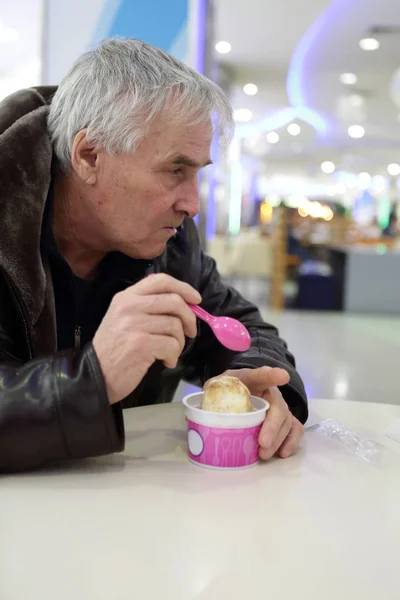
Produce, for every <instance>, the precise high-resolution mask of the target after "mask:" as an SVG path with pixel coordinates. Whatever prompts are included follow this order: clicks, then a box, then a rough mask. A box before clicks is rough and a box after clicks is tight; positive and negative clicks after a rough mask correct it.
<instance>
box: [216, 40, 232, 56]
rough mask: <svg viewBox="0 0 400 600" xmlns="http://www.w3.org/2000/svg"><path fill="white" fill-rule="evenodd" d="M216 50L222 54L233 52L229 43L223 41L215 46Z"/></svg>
mask: <svg viewBox="0 0 400 600" xmlns="http://www.w3.org/2000/svg"><path fill="white" fill-rule="evenodd" d="M215 49H216V51H217V52H219V53H220V54H228V53H229V52H230V51H231V50H232V46H231V45H230V43H229V42H224V41H221V42H218V43H217V44H215Z"/></svg>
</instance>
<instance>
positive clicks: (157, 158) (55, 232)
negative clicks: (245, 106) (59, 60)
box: [0, 39, 307, 471]
mask: <svg viewBox="0 0 400 600" xmlns="http://www.w3.org/2000/svg"><path fill="white" fill-rule="evenodd" d="M215 112H216V113H218V115H219V125H220V127H221V129H222V130H223V131H227V130H228V131H229V128H230V127H231V125H232V115H231V107H230V105H229V103H228V101H227V100H226V98H225V97H224V95H223V94H222V92H221V91H220V90H219V88H218V87H217V86H215V85H214V84H213V83H211V82H210V81H208V80H207V79H206V78H204V77H202V76H201V75H198V74H197V73H195V72H194V71H192V70H191V69H189V68H188V67H186V66H185V65H183V64H182V63H180V62H179V61H178V60H176V59H174V58H173V57H172V56H169V55H168V54H166V53H164V52H162V51H161V50H159V49H157V48H154V47H152V46H150V45H149V44H146V43H144V42H139V41H135V40H113V39H111V40H107V41H105V42H103V43H102V44H101V46H100V47H99V48H98V49H97V50H96V51H93V52H89V53H88V54H86V55H84V56H83V57H81V58H80V59H79V60H78V61H77V62H76V63H75V65H74V66H73V67H72V69H71V71H70V72H69V73H68V75H67V76H66V78H65V79H64V80H63V82H62V83H61V85H60V86H59V88H58V89H57V90H55V89H49V88H37V89H30V90H25V91H22V92H18V93H16V94H14V95H13V96H11V97H9V98H8V99H6V100H5V101H4V102H3V103H2V104H1V106H0V132H1V135H0V180H1V184H2V185H1V194H0V211H1V223H0V470H3V471H5V470H18V469H26V468H33V467H36V466H39V465H42V464H44V463H46V462H49V461H53V460H60V459H67V458H80V457H87V456H95V455H101V454H107V453H110V452H115V451H121V450H122V449H123V446H124V428H123V418H122V410H121V403H122V404H123V405H124V406H126V407H127V406H138V405H144V404H152V403H158V402H168V401H170V400H171V399H172V396H173V394H174V391H175V390H176V387H177V385H178V383H179V381H180V380H181V379H183V378H184V379H185V380H187V381H190V382H193V383H196V384H199V385H202V384H203V383H204V382H205V381H206V380H207V379H208V378H210V377H213V376H215V375H218V374H221V373H222V372H225V371H228V372H229V373H232V374H234V375H236V376H237V377H239V378H240V379H241V380H242V381H243V382H244V383H246V384H247V385H248V386H249V388H250V390H251V392H252V393H254V394H258V395H263V396H264V397H266V398H268V400H269V401H270V403H271V408H270V410H269V411H268V417H267V419H266V421H265V423H264V425H263V429H262V431H261V435H260V456H261V457H262V458H263V459H268V458H270V457H271V456H272V455H273V454H275V453H276V452H278V453H279V455H280V456H282V457H286V456H289V455H290V454H291V453H293V452H294V451H295V450H296V448H297V446H298V444H299V442H300V439H301V437H302V434H303V427H302V424H301V423H302V422H304V421H305V420H306V418H307V403H306V396H305V392H304V388H303V384H302V382H301V380H300V377H299V376H298V374H297V373H296V371H295V368H294V360H293V357H292V356H291V354H290V353H289V352H288V350H287V348H286V345H285V343H284V342H283V341H282V340H281V339H280V338H279V337H278V333H277V331H276V329H275V328H274V327H272V326H271V325H268V324H266V323H264V322H263V321H262V319H261V317H260V314H259V313H258V311H257V309H256V308H255V307H254V306H252V305H251V304H249V303H248V302H246V301H245V300H244V299H243V298H242V297H241V296H240V295H239V294H238V293H237V292H236V291H235V290H233V289H231V288H228V287H226V286H225V285H224V284H223V282H222V281H221V279H220V276H219V274H218V272H217V270H216V267H215V263H214V261H213V260H212V259H211V258H209V257H207V256H205V255H204V254H203V253H202V251H201V249H200V245H199V240H198V237H197V232H196V229H195V226H194V224H193V222H192V218H193V217H194V216H195V215H196V214H197V212H198V210H199V200H198V189H197V175H198V172H199V170H200V169H201V168H203V167H204V166H206V165H207V164H209V163H210V154H209V153H210V143H211V138H212V135H213V131H212V126H211V118H210V116H211V115H212V114H214V113H215ZM149 274H155V276H154V277H148V275H149ZM188 302H189V303H194V304H199V303H201V304H202V306H204V308H205V309H206V310H208V311H209V312H211V313H212V314H214V315H228V316H231V317H235V318H237V319H240V320H241V321H242V323H244V324H245V325H246V326H247V327H248V329H249V331H250V333H251V337H252V345H251V348H250V350H249V351H248V352H244V353H242V354H237V353H232V352H229V351H227V350H225V349H224V348H223V347H222V346H220V345H219V343H218V342H217V341H216V339H215V338H214V336H213V334H212V332H211V331H210V329H209V328H208V327H207V325H205V324H203V323H196V319H195V317H194V315H193V313H192V312H191V310H190V309H189V307H188V306H187V303H188Z"/></svg>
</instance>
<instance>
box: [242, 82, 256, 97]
mask: <svg viewBox="0 0 400 600" xmlns="http://www.w3.org/2000/svg"><path fill="white" fill-rule="evenodd" d="M243 91H244V93H245V94H246V96H255V95H256V94H257V92H258V87H257V86H256V85H255V84H254V83H246V85H245V86H243Z"/></svg>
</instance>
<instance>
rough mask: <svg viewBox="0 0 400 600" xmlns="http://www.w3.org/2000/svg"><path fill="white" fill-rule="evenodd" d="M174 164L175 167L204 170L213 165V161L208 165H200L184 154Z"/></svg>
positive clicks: (174, 160)
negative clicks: (182, 166)
mask: <svg viewBox="0 0 400 600" xmlns="http://www.w3.org/2000/svg"><path fill="white" fill-rule="evenodd" d="M172 162H173V164H174V165H184V166H186V167H192V168H193V169H202V168H203V167H207V166H208V165H212V162H213V161H212V160H211V159H210V160H208V161H207V162H206V163H204V164H200V163H198V162H196V161H195V160H192V159H191V158H189V157H188V156H185V155H184V154H180V155H179V156H177V157H176V158H174V159H173V161H172Z"/></svg>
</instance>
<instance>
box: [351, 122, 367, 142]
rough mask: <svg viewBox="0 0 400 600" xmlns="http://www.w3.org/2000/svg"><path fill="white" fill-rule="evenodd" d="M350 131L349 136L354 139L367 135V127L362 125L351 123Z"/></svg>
mask: <svg viewBox="0 0 400 600" xmlns="http://www.w3.org/2000/svg"><path fill="white" fill-rule="evenodd" d="M348 132H349V136H350V137H351V138H354V139H360V138H362V137H364V135H365V129H364V127H363V126H362V125H351V126H350V127H349V129H348Z"/></svg>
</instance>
